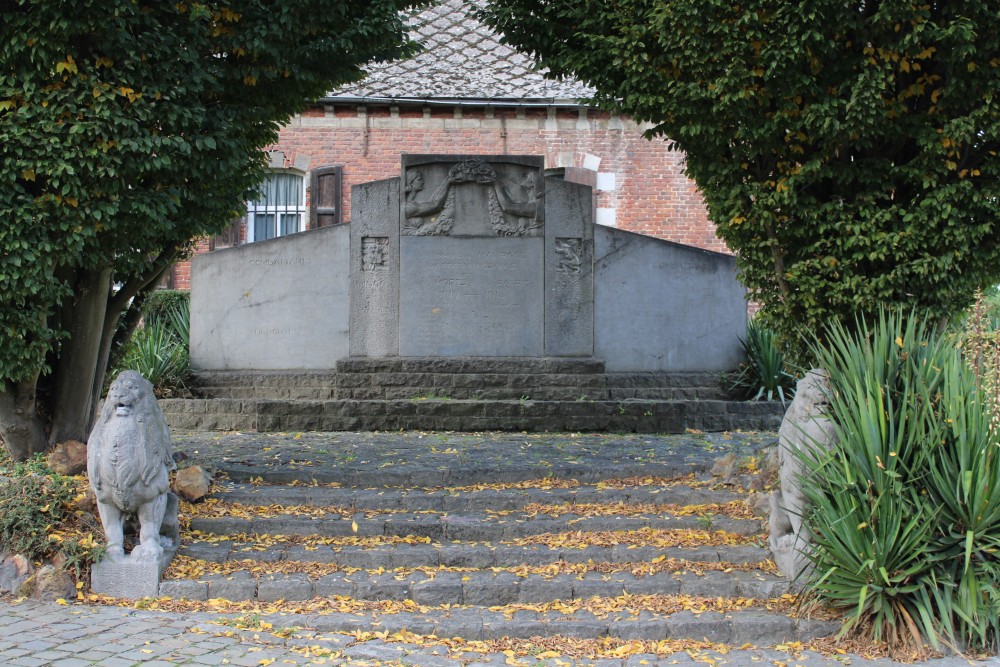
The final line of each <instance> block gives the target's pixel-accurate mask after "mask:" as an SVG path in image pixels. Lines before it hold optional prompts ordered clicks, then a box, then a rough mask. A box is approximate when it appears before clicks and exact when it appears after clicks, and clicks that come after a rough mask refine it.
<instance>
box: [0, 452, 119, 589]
mask: <svg viewBox="0 0 1000 667" xmlns="http://www.w3.org/2000/svg"><path fill="white" fill-rule="evenodd" d="M0 474H3V475H4V476H5V477H7V479H6V480H5V481H0V551H2V550H3V549H7V550H9V551H11V552H12V553H19V554H22V555H24V556H25V557H26V558H28V559H29V560H32V561H46V560H51V559H52V558H53V557H54V556H55V555H56V554H57V553H58V552H60V551H61V552H63V555H64V556H65V557H66V565H65V567H67V568H74V569H75V571H76V575H77V579H78V580H80V579H81V576H82V572H83V571H84V570H85V569H86V568H87V567H88V566H89V564H90V563H91V562H92V561H93V560H94V559H95V558H98V557H100V554H101V550H102V547H101V546H100V545H99V544H98V542H97V541H95V539H94V534H95V533H96V534H97V535H101V534H102V533H101V530H100V527H99V525H98V524H97V520H96V518H94V517H93V516H87V515H85V514H84V513H82V512H76V511H75V510H74V508H73V503H74V502H75V501H76V500H77V499H78V497H80V495H81V494H82V493H83V492H84V489H85V485H86V482H85V481H82V480H81V479H80V478H72V477H63V476H62V475H58V474H56V473H55V472H53V471H52V470H51V469H50V468H49V467H48V466H47V465H46V464H45V462H44V460H43V459H41V458H40V457H36V458H35V459H32V460H30V461H28V462H26V463H18V464H16V465H15V464H13V463H11V462H10V461H9V459H4V460H0ZM87 519H89V523H88V522H87Z"/></svg>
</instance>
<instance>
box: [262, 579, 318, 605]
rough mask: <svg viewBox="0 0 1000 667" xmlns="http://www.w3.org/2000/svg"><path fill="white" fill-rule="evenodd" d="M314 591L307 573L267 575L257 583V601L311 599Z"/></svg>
mask: <svg viewBox="0 0 1000 667" xmlns="http://www.w3.org/2000/svg"><path fill="white" fill-rule="evenodd" d="M314 593H315V591H314V587H313V582H312V581H311V580H310V579H309V575H306V574H301V573H296V574H288V575H268V576H266V577H264V578H262V579H261V580H260V582H259V583H258V584H257V600H258V602H276V601H278V600H285V601H288V602H299V601H302V600H311V599H312V598H313V595H314Z"/></svg>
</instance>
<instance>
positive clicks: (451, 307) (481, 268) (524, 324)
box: [399, 236, 544, 357]
mask: <svg viewBox="0 0 1000 667" xmlns="http://www.w3.org/2000/svg"><path fill="white" fill-rule="evenodd" d="M543 285H544V239H543V238H540V237H535V238H531V237H522V238H482V237H473V238H470V237H449V236H445V237H442V236H437V237H434V236H403V237H402V238H401V239H400V310H399V353H400V355H402V356H481V357H489V356H534V355H542V354H543V352H544V288H543Z"/></svg>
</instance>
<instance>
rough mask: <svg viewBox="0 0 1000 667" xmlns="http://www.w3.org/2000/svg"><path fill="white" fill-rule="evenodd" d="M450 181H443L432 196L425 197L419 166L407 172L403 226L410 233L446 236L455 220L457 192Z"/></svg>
mask: <svg viewBox="0 0 1000 667" xmlns="http://www.w3.org/2000/svg"><path fill="white" fill-rule="evenodd" d="M450 185H451V183H450V181H445V182H443V183H442V184H441V185H439V186H438V187H437V188H436V189H435V190H434V192H433V193H432V194H431V196H430V197H429V198H427V199H421V198H420V193H421V192H422V191H423V189H424V175H423V172H422V171H420V170H419V169H411V170H410V171H408V172H407V174H406V205H405V207H404V210H405V212H406V217H405V218H404V220H403V227H402V229H401V230H400V231H401V233H402V234H405V235H407V236H445V235H447V234H448V233H449V232H450V231H451V228H452V225H454V223H455V194H454V193H453V192H452V191H451V187H450Z"/></svg>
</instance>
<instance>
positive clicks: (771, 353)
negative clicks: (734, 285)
mask: <svg viewBox="0 0 1000 667" xmlns="http://www.w3.org/2000/svg"><path fill="white" fill-rule="evenodd" d="M740 344H741V345H742V346H743V351H744V353H745V354H746V361H745V362H744V363H743V364H741V366H740V370H739V374H738V375H737V376H736V378H735V379H734V380H733V381H732V383H731V385H730V391H732V392H733V393H734V394H736V395H738V396H741V397H742V398H746V399H749V400H751V401H760V400H766V401H774V400H779V401H781V403H782V405H784V403H785V401H786V400H791V398H792V396H793V395H794V394H795V377H794V376H793V375H792V374H791V373H790V372H789V370H788V365H787V363H786V361H785V355H784V354H782V352H781V350H780V349H779V348H778V341H777V336H776V335H775V334H774V332H773V331H772V330H771V329H769V328H768V327H767V326H766V325H764V324H762V323H760V322H758V321H757V320H756V319H751V320H750V321H749V322H747V334H746V336H745V337H743V338H740Z"/></svg>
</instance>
